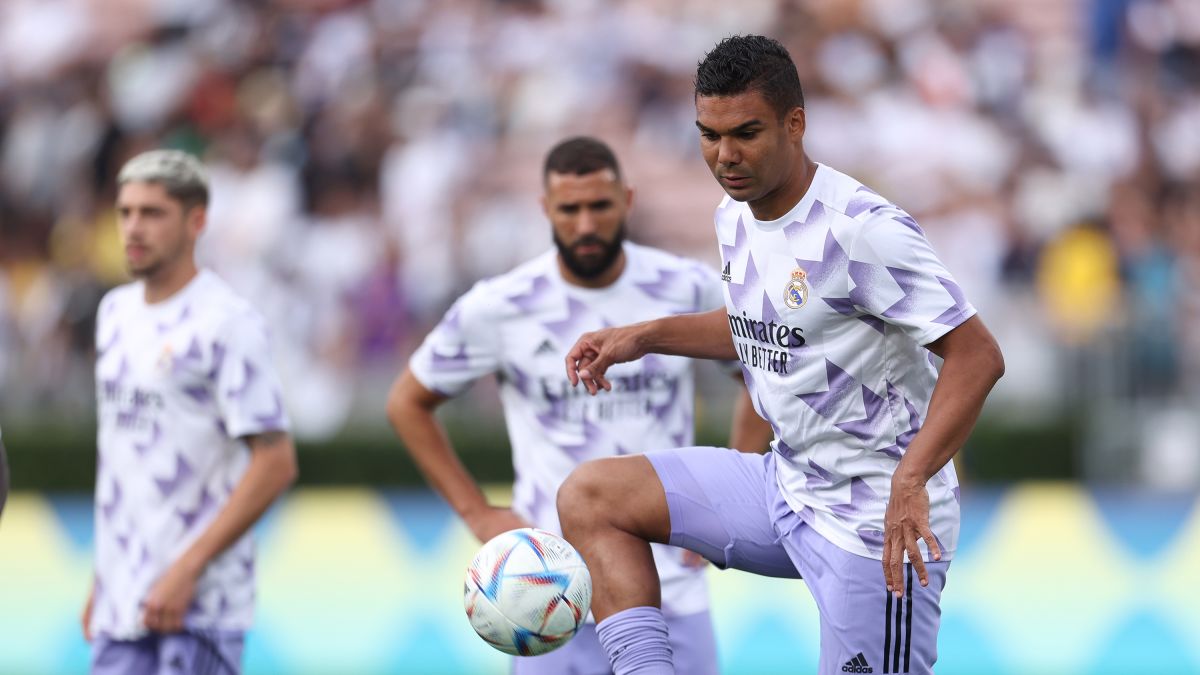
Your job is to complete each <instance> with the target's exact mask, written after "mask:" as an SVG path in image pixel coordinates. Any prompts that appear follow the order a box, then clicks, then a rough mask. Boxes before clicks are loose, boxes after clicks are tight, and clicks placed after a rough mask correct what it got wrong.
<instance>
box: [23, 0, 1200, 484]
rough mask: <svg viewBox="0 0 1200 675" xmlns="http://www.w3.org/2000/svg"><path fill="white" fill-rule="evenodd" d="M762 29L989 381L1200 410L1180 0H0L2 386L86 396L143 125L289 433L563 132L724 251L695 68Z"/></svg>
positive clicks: (452, 290)
mask: <svg viewBox="0 0 1200 675" xmlns="http://www.w3.org/2000/svg"><path fill="white" fill-rule="evenodd" d="M748 32H761V33H765V34H768V35H771V36H774V37H777V38H779V39H780V40H781V41H783V42H784V43H785V44H786V45H787V46H788V48H789V49H790V51H791V52H792V55H793V57H794V58H795V59H796V61H797V65H798V67H799V69H800V75H801V81H802V82H803V83H804V86H805V96H806V101H807V106H806V107H807V111H808V135H807V137H806V141H807V148H808V150H809V153H810V154H811V155H812V156H813V157H814V159H816V160H817V161H821V162H824V163H828V164H830V165H831V166H834V167H835V168H838V169H840V170H842V171H845V172H847V173H850V174H852V175H854V176H856V177H858V178H859V179H861V180H863V181H864V182H866V183H867V184H868V185H871V186H872V187H874V188H875V189H877V190H878V191H879V192H881V193H882V194H884V195H885V196H888V197H889V198H891V199H893V200H894V201H896V202H897V203H899V204H900V205H901V206H903V207H904V208H906V209H908V210H909V211H910V212H911V213H913V214H914V215H915V216H916V217H917V219H918V221H919V222H920V223H921V224H922V226H923V227H924V228H925V230H926V232H927V233H928V235H929V237H930V238H931V239H932V240H933V242H934V245H935V247H936V248H937V249H938V250H939V251H940V252H941V254H942V255H943V257H944V259H945V261H946V262H947V264H948V266H949V267H950V268H951V270H952V271H953V272H954V273H955V274H956V275H957V276H958V278H959V280H960V281H961V282H962V285H963V286H964V287H965V288H966V290H967V292H968V294H969V295H970V296H971V297H972V299H973V301H974V302H975V304H976V305H977V306H979V307H980V309H981V310H982V311H983V312H984V316H985V317H986V318H987V319H988V320H989V323H991V324H992V325H993V328H994V329H995V330H996V331H997V333H998V334H999V335H1000V338H1001V341H1002V343H1003V344H1004V346H1005V349H1006V351H1007V352H1008V354H1009V358H1008V362H1009V375H1008V377H1006V379H1005V381H1004V383H1003V386H1002V388H1001V390H1000V392H999V393H998V396H999V398H1000V399H1001V401H1002V404H1001V405H1002V406H1008V408H1009V409H1010V410H1013V411H1015V412H1013V413H1012V414H1014V415H1015V414H1022V413H1021V411H1033V412H1039V411H1040V412H1045V411H1054V412H1056V413H1061V412H1063V411H1064V410H1068V409H1072V408H1074V407H1077V406H1079V405H1084V406H1085V407H1086V406H1091V407H1092V408H1095V409H1104V406H1109V407H1111V408H1113V409H1118V410H1125V409H1129V408H1130V407H1131V405H1134V404H1138V405H1140V403H1137V402H1141V401H1153V402H1154V403H1155V406H1156V407H1155V409H1156V410H1165V409H1172V406H1175V407H1176V408H1177V407H1178V406H1181V405H1182V406H1186V405H1189V403H1188V402H1190V405H1192V406H1193V407H1192V408H1191V409H1192V410H1194V404H1195V402H1196V400H1197V398H1200V396H1198V395H1197V392H1198V391H1200V294H1197V293H1196V292H1195V291H1196V290H1198V289H1200V187H1198V186H1200V4H1197V3H1196V2H1195V1H1194V0H1056V1H1055V2H1045V1H1043V0H1004V1H999V0H997V1H991V0H974V1H967V0H955V1H948V0H855V1H851V0H759V1H755V2H736V3H734V2H728V1H718V0H686V1H681V0H612V1H607V0H8V1H7V2H4V3H2V4H0V410H3V411H4V412H5V414H6V415H7V416H14V415H18V414H26V413H28V414H34V413H37V412H43V413H44V412H46V411H69V412H71V413H78V414H89V413H88V412H87V411H88V410H89V406H90V400H91V381H90V368H91V362H90V353H89V352H90V349H91V343H92V336H91V331H92V318H93V314H94V310H95V306H96V303H97V301H98V299H99V297H100V295H101V294H102V293H103V292H104V291H105V290H106V289H107V288H110V287H112V286H113V285H115V284H119V283H122V282H123V281H124V280H125V277H124V270H123V262H122V252H121V250H120V247H119V245H118V243H117V234H116V230H115V219H114V214H113V211H112V202H113V198H114V189H113V177H114V175H115V173H116V170H117V169H118V168H119V166H120V165H121V163H122V162H123V161H124V160H125V159H127V158H128V157H130V156H132V155H133V154H135V153H136V152H139V151H141V150H144V149H148V148H152V147H158V146H172V147H179V148H184V149H188V150H191V151H194V152H196V153H197V154H199V155H200V156H202V157H203V158H204V160H205V161H206V163H207V164H208V166H209V167H210V170H211V174H212V183H213V204H212V208H211V211H210V219H209V231H208V232H207V234H206V235H205V236H204V239H203V246H202V251H201V256H202V259H203V261H204V263H205V264H206V265H208V266H210V267H212V268H214V269H216V270H217V271H218V272H219V273H220V274H221V275H222V276H223V277H225V278H226V279H227V280H229V281H230V282H231V283H232V284H233V285H234V286H235V287H236V288H238V289H239V290H240V291H241V292H242V293H243V294H245V295H246V296H248V297H249V298H251V299H252V300H253V301H254V302H255V303H256V304H257V305H258V306H259V307H260V308H261V309H262V310H263V311H264V313H265V314H267V316H268V318H269V319H270V320H271V322H272V324H273V326H274V329H275V332H274V336H275V341H276V343H277V345H278V355H279V360H280V364H279V365H280V368H281V369H282V370H283V372H284V374H285V378H286V379H288V380H289V391H291V392H292V396H293V397H294V400H292V401H290V402H289V403H290V405H291V407H292V409H293V411H294V416H295V417H296V419H297V420H298V422H299V425H300V429H299V430H298V431H299V432H300V433H301V435H302V436H305V435H306V436H309V437H322V436H328V435H330V434H333V433H336V432H337V431H339V430H340V429H342V428H344V427H345V426H346V425H347V424H349V423H353V420H354V419H355V415H356V412H357V411H364V410H366V411H369V412H372V413H374V412H377V410H376V409H377V408H378V407H379V405H380V401H379V398H380V396H381V395H382V391H383V388H384V387H385V386H386V383H387V381H388V380H389V379H390V378H391V376H392V375H393V374H394V373H395V371H396V369H397V368H399V367H400V365H401V364H402V363H403V360H404V357H405V355H406V354H407V353H409V351H411V349H412V347H413V346H414V343H415V341H416V340H419V339H420V337H421V336H422V335H423V333H424V331H425V330H426V329H427V328H428V327H429V326H430V325H431V323H432V322H434V321H436V319H437V318H438V317H439V315H440V313H441V312H442V311H444V309H445V308H446V307H447V305H448V303H449V302H450V301H451V300H452V299H453V298H454V297H455V295H456V294H457V293H459V292H461V291H463V290H465V288H467V287H468V286H469V285H470V284H471V283H472V282H474V281H475V280H477V279H479V278H481V277H485V276H488V275H491V274H495V273H498V272H501V271H503V270H505V269H507V268H509V267H511V266H512V265H514V264H516V263H518V262H520V261H522V260H524V259H526V258H528V257H531V256H532V255H534V254H536V253H537V252H539V251H541V250H543V249H544V248H546V247H547V246H548V245H549V243H550V239H549V228H548V226H547V225H546V223H545V220H544V218H543V217H542V215H541V213H540V207H539V204H538V201H537V197H538V192H539V188H540V185H539V175H538V174H539V171H540V162H541V159H542V156H543V154H544V153H545V151H546V150H547V149H548V148H549V147H550V146H551V145H552V144H553V143H554V142H555V141H557V140H559V139H560V138H562V137H563V136H565V135H568V134H575V133H587V134H592V135H596V136H599V137H602V138H604V139H606V140H608V141H610V142H611V143H612V144H613V145H614V147H615V148H617V150H618V154H619V156H620V157H621V159H622V161H623V163H624V164H625V168H626V172H627V173H628V175H629V176H630V177H631V180H632V182H633V184H634V186H635V189H636V190H637V191H638V193H637V200H636V203H635V207H634V213H633V214H632V216H631V220H630V223H629V226H630V233H631V236H632V237H633V238H635V239H638V240H640V241H643V242H647V243H650V244H653V245H658V246H662V247H665V248H668V249H671V250H674V251H676V252H679V253H683V254H688V255H694V256H697V257H700V258H702V259H705V260H708V261H710V262H713V261H715V259H716V247H715V246H714V245H713V235H712V229H711V210H712V207H713V206H714V205H715V204H716V202H717V201H718V200H719V198H720V191H719V188H718V187H717V185H716V184H715V182H714V181H713V180H712V179H711V177H710V176H708V174H707V170H706V169H705V167H704V166H703V164H702V162H701V161H700V159H699V153H698V143H697V139H696V131H695V129H694V126H693V124H692V122H693V120H694V110H693V106H692V94H691V92H692V90H691V80H692V77H693V75H694V69H695V64H696V62H697V61H698V60H699V58H700V57H701V56H702V55H703V53H704V51H705V50H706V49H708V48H709V47H711V46H712V44H714V43H715V42H716V41H717V40H718V39H720V38H721V37H723V36H725V35H729V34H732V33H748ZM1098 368H1099V370H1098ZM1099 372H1103V373H1105V374H1104V375H1103V376H1101V375H1098V374H1097V373H1099ZM1131 402H1133V403H1131ZM1184 426H1186V424H1185V425H1184ZM1193 427H1194V424H1193ZM1186 433H1187V432H1185V435H1186ZM1193 433H1194V431H1193ZM1163 452H1166V453H1168V454H1170V453H1171V452H1176V454H1178V453H1177V451H1174V450H1170V449H1167V450H1164V451H1163ZM1173 461H1174V460H1173Z"/></svg>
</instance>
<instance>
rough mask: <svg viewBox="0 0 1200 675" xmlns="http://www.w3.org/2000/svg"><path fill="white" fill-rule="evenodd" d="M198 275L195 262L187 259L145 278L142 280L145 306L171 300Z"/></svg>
mask: <svg viewBox="0 0 1200 675" xmlns="http://www.w3.org/2000/svg"><path fill="white" fill-rule="evenodd" d="M199 273H200V270H199V268H197V267H196V262H195V261H194V260H192V259H191V258H187V259H186V260H182V261H180V262H179V263H177V264H175V265H171V266H169V267H166V268H164V269H162V270H160V271H159V272H158V273H157V274H154V275H152V276H148V277H146V278H145V279H143V280H142V282H143V284H144V288H145V296H144V297H145V300H146V304H148V305H153V304H155V303H159V302H162V301H164V300H167V299H169V298H171V296H173V295H175V294H176V293H178V292H179V291H181V290H183V289H184V287H185V286H187V285H188V284H189V283H190V282H191V281H192V279H195V278H196V275H197V274H199Z"/></svg>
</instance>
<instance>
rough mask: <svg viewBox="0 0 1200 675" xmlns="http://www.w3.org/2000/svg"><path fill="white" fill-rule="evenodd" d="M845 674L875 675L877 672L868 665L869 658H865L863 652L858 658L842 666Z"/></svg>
mask: <svg viewBox="0 0 1200 675" xmlns="http://www.w3.org/2000/svg"><path fill="white" fill-rule="evenodd" d="M842 672H843V673H873V672H875V670H874V669H873V668H871V666H869V665H867V657H865V656H863V653H862V652H859V653H858V656H855V657H854V658H852V659H850V660H849V661H847V662H846V664H845V665H843V666H842Z"/></svg>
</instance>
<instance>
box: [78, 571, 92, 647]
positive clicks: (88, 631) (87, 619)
mask: <svg viewBox="0 0 1200 675" xmlns="http://www.w3.org/2000/svg"><path fill="white" fill-rule="evenodd" d="M95 600H96V584H95V582H92V585H91V587H90V588H88V594H87V601H86V602H84V603H83V614H82V615H81V616H80V617H79V623H80V625H81V626H83V639H84V640H87V641H88V642H91V641H92V603H93V602H95Z"/></svg>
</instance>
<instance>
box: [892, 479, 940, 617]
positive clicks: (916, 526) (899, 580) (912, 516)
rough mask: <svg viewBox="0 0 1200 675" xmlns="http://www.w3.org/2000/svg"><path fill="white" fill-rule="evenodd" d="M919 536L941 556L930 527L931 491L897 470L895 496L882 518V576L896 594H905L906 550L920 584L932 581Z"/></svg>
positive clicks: (933, 554) (931, 551)
mask: <svg viewBox="0 0 1200 675" xmlns="http://www.w3.org/2000/svg"><path fill="white" fill-rule="evenodd" d="M918 539H924V540H925V545H926V546H928V547H929V553H930V555H931V556H932V557H933V559H934V560H941V559H942V551H941V548H939V547H938V543H937V539H936V538H935V537H934V536H933V531H932V530H930V529H929V493H928V492H927V491H926V490H925V484H924V483H923V482H921V481H919V480H913V479H910V478H906V477H904V476H902V475H901V474H900V473H897V474H895V476H893V478H892V498H891V500H890V501H888V506H887V514H886V515H885V516H884V519H883V579H884V581H885V582H886V583H887V589H888V590H889V591H891V592H892V593H895V595H896V597H897V598H898V597H900V596H901V595H903V594H904V575H903V573H902V572H903V569H904V553H905V552H906V551H907V552H908V561H909V562H910V563H912V566H913V568H914V569H915V570H916V571H917V577H918V578H919V579H920V580H921V585H922V586H928V585H929V575H928V574H926V572H925V561H924V560H923V559H922V558H921V550H920V549H919V548H917V540H918Z"/></svg>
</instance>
